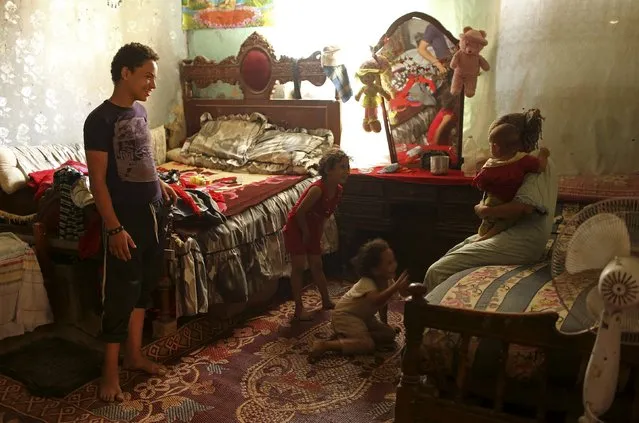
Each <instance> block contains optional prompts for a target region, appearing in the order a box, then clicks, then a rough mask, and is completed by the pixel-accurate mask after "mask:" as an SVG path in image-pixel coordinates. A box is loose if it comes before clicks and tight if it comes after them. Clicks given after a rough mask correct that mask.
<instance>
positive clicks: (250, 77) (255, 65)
mask: <svg viewBox="0 0 639 423" xmlns="http://www.w3.org/2000/svg"><path fill="white" fill-rule="evenodd" d="M240 74H241V75H242V79H243V80H244V83H245V84H246V85H247V86H248V87H249V88H250V89H251V90H253V91H254V92H256V93H260V92H262V91H264V90H265V89H266V87H267V86H268V84H269V82H270V81H271V59H270V58H269V56H268V55H267V54H266V53H265V52H264V51H263V50H261V49H259V48H253V49H251V50H249V51H248V52H246V55H245V56H244V58H243V59H242V63H241V65H240Z"/></svg>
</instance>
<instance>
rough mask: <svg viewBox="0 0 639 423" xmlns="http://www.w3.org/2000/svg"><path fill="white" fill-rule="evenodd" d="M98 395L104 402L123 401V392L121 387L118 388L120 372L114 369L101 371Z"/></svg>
mask: <svg viewBox="0 0 639 423" xmlns="http://www.w3.org/2000/svg"><path fill="white" fill-rule="evenodd" d="M98 397H99V398H100V399H101V400H102V401H104V402H113V401H119V402H122V401H124V394H123V393H122V388H120V374H119V370H118V369H117V367H116V369H115V371H108V370H105V371H103V372H102V378H101V379H100V386H99V388H98Z"/></svg>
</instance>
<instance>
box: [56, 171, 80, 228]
mask: <svg viewBox="0 0 639 423" xmlns="http://www.w3.org/2000/svg"><path fill="white" fill-rule="evenodd" d="M80 178H82V173H81V172H78V171H77V170H76V169H74V168H72V167H69V166H66V167H63V168H62V169H59V170H57V171H56V172H55V173H54V174H53V187H54V189H56V190H58V192H59V193H60V222H59V228H58V236H59V238H60V239H71V240H77V239H80V236H81V235H82V233H83V232H84V212H83V211H82V209H81V208H80V207H78V206H76V205H75V204H74V202H73V199H72V197H71V194H72V190H73V186H74V184H75V183H76V182H77V181H78V180H79V179H80Z"/></svg>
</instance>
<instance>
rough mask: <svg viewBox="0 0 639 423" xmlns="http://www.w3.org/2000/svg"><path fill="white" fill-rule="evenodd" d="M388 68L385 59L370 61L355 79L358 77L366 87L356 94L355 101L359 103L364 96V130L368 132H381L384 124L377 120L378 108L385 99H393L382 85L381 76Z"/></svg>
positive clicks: (358, 72)
mask: <svg viewBox="0 0 639 423" xmlns="http://www.w3.org/2000/svg"><path fill="white" fill-rule="evenodd" d="M387 68H388V62H386V60H384V59H383V58H373V59H369V60H367V61H366V62H364V63H363V64H362V66H360V68H359V70H358V71H357V73H355V77H357V78H358V79H359V80H360V81H361V82H362V84H364V86H363V87H362V88H361V89H360V90H359V92H358V93H357V94H355V100H356V101H359V99H360V97H362V95H363V96H364V98H363V99H362V106H363V107H364V122H363V125H362V126H363V128H364V131H366V132H371V131H373V132H380V131H381V130H382V124H381V123H380V122H379V119H378V118H377V107H379V105H380V104H382V101H383V98H385V99H386V100H389V101H390V99H391V95H390V94H389V93H388V92H387V91H386V90H384V88H383V87H382V83H381V75H382V73H384V72H385V71H386V70H387Z"/></svg>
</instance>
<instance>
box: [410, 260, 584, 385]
mask: <svg viewBox="0 0 639 423" xmlns="http://www.w3.org/2000/svg"><path fill="white" fill-rule="evenodd" d="M569 282H571V281H569ZM572 282H574V289H572V290H570V291H571V292H572V295H571V296H570V297H569V298H565V299H564V303H565V305H566V307H568V309H570V312H569V311H568V309H567V308H566V307H565V306H564V303H562V302H561V300H560V299H559V296H558V295H557V292H556V290H555V288H554V287H553V284H552V278H551V274H550V263H549V262H542V263H538V264H534V265H524V266H484V267H479V268H474V269H469V270H467V271H464V272H460V273H457V274H456V275H454V276H452V277H451V278H449V279H448V280H447V281H446V282H444V283H442V284H441V285H439V286H438V287H437V288H435V289H434V290H433V291H432V292H431V293H430V294H429V295H428V296H427V300H428V301H429V303H431V304H440V305H445V306H448V307H454V308H463V309H471V310H482V311H493V312H514V313H520V312H545V311H553V312H556V313H558V314H559V319H558V321H557V329H558V330H560V331H561V332H564V333H567V332H579V331H582V330H584V329H588V328H587V327H585V326H584V320H583V319H580V318H579V316H580V313H585V312H586V309H585V307H586V294H587V293H588V291H589V289H584V288H583V287H580V286H579V285H578V282H579V281H578V280H576V279H575V280H574V281H572ZM572 282H571V283H572ZM460 342H461V339H460V337H459V336H458V335H457V334H452V333H444V332H442V331H439V330H434V329H427V330H426V331H425V333H424V337H423V342H422V356H423V362H422V367H423V370H424V371H425V372H426V373H429V372H430V371H435V372H441V371H442V369H448V370H450V371H451V372H452V370H453V369H454V368H455V363H456V359H457V354H456V352H455V351H456V350H457V348H458V347H459V343H460ZM500 349H501V345H500V343H499V342H497V341H492V340H488V339H483V340H477V339H476V338H473V339H472V341H471V345H470V354H469V359H470V363H472V371H473V373H474V376H475V377H482V376H486V377H490V376H491V375H495V374H497V373H496V372H497V370H498V366H499V362H498V357H499V351H500ZM543 360H544V356H543V354H542V353H541V351H538V350H537V349H535V348H533V347H526V346H519V345H511V346H510V350H509V357H508V364H507V369H506V371H507V375H508V376H509V377H511V378H514V379H519V380H522V379H523V380H529V379H531V378H534V377H535V376H536V375H537V371H538V370H540V364H542V363H543ZM574 361H575V360H568V361H567V363H564V362H563V361H562V362H561V363H551V368H552V370H551V374H553V375H555V376H556V377H560V378H562V379H563V378H569V377H572V376H573V375H574V374H575V373H574V372H576V371H578V369H575V368H574ZM576 362H577V363H578V362H579V360H577V361H576Z"/></svg>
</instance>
